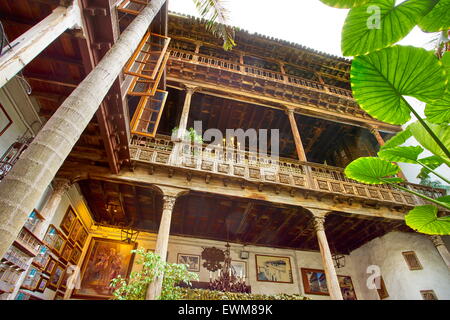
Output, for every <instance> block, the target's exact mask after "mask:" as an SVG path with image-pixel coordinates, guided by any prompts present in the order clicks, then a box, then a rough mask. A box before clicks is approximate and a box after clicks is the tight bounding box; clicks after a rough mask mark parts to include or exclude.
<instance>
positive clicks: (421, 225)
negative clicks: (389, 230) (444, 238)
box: [405, 205, 450, 235]
mask: <svg viewBox="0 0 450 320" xmlns="http://www.w3.org/2000/svg"><path fill="white" fill-rule="evenodd" d="M437 213H438V209H437V207H435V206H432V205H425V206H419V207H415V208H414V209H412V210H411V211H410V212H409V213H408V214H407V215H406V216H405V222H406V224H407V225H408V226H409V227H410V228H411V229H414V230H416V231H418V232H421V233H425V234H439V235H449V234H450V216H446V217H440V218H438V216H437Z"/></svg>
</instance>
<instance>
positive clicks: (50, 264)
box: [44, 257, 58, 275]
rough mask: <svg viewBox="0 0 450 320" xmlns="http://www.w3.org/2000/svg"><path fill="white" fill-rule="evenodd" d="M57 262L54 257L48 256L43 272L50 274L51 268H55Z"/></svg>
mask: <svg viewBox="0 0 450 320" xmlns="http://www.w3.org/2000/svg"><path fill="white" fill-rule="evenodd" d="M57 263H58V262H57V261H56V260H55V259H53V258H52V257H50V260H49V261H48V262H47V265H46V266H45V269H44V273H45V274H48V275H50V274H52V272H53V269H55V267H56V265H57Z"/></svg>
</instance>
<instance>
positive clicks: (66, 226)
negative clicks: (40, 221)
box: [59, 205, 77, 235]
mask: <svg viewBox="0 0 450 320" xmlns="http://www.w3.org/2000/svg"><path fill="white" fill-rule="evenodd" d="M76 219H77V215H76V213H75V211H74V210H73V208H72V206H70V205H69V207H68V208H67V210H66V213H65V214H64V218H63V219H62V221H61V224H60V225H59V226H60V228H61V230H62V231H63V232H64V233H65V234H66V235H69V232H70V230H71V228H72V225H73V223H74V222H75V220H76Z"/></svg>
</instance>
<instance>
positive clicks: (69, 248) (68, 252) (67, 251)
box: [60, 241, 73, 262]
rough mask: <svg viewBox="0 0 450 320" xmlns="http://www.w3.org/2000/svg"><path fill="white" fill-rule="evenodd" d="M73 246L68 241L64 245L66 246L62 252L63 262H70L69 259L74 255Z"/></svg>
mask: <svg viewBox="0 0 450 320" xmlns="http://www.w3.org/2000/svg"><path fill="white" fill-rule="evenodd" d="M72 250H73V246H72V245H71V244H70V243H69V241H66V242H65V243H64V246H63V248H62V250H61V256H60V258H61V260H64V261H65V262H67V261H69V258H70V256H71V254H72Z"/></svg>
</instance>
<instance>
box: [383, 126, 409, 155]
mask: <svg viewBox="0 0 450 320" xmlns="http://www.w3.org/2000/svg"><path fill="white" fill-rule="evenodd" d="M410 137H412V133H411V131H410V130H409V129H408V128H406V129H405V130H403V131H400V132H397V133H396V134H395V136H393V137H392V138H390V139H389V140H388V141H386V142H385V144H384V145H382V146H381V147H380V150H384V149H389V148H393V147H397V146H399V145H401V144H403V143H405V142H406V140H408V139H409V138H410Z"/></svg>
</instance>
